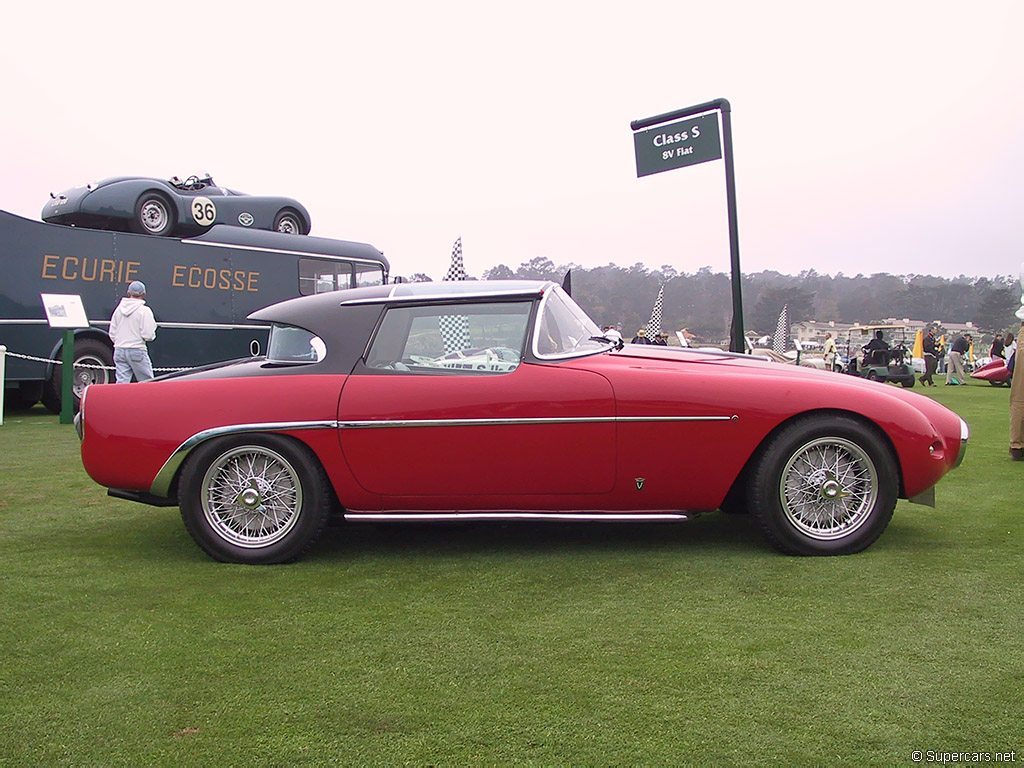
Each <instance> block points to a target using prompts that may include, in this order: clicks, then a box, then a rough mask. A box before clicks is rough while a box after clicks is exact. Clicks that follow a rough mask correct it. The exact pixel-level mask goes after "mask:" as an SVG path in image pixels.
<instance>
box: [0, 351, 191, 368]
mask: <svg viewBox="0 0 1024 768" xmlns="http://www.w3.org/2000/svg"><path fill="white" fill-rule="evenodd" d="M7 356H8V357H18V358H21V359H22V360H31V361H32V362H35V363H53V364H54V365H64V361H63V360H51V359H50V358H48V357H35V356H34V355H22V354H19V353H17V352H11V351H10V350H7ZM74 367H75V368H92V369H93V370H96V371H115V370H117V369H116V368H113V367H112V366H109V365H91V364H89V363H75V366H74ZM196 367H197V366H194V365H192V366H188V367H185V368H154V369H153V372H154V373H155V372H157V371H162V372H168V373H169V372H172V371H191V370H194V369H195V368H196Z"/></svg>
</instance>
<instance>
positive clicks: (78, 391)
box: [42, 339, 114, 413]
mask: <svg viewBox="0 0 1024 768" xmlns="http://www.w3.org/2000/svg"><path fill="white" fill-rule="evenodd" d="M73 359H74V374H73V375H74V380H73V381H72V383H71V395H72V397H73V398H74V406H73V409H74V411H75V413H77V412H78V407H79V404H80V403H81V401H82V393H83V392H85V388H86V387H87V386H90V385H92V384H109V383H110V382H111V381H113V380H114V372H113V371H112V370H106V369H108V368H113V367H114V353H113V351H112V350H111V349H110V347H108V346H107V345H106V344H104V343H103V342H102V341H98V340H97V339H76V340H75V352H74V358H73ZM85 365H90V366H104V368H103V369H99V368H84V367H81V366H85ZM63 368H64V366H63V365H55V366H53V373H52V374H51V375H50V378H49V379H47V381H46V383H45V384H44V385H43V396H42V401H43V405H45V406H46V408H47V409H48V410H49V411H50V412H51V413H60V393H61V382H62V377H63V370H62V369H63Z"/></svg>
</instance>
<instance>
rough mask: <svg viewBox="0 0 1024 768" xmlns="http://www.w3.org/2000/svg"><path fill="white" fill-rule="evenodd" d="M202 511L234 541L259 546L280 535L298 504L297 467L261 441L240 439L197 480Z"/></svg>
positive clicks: (291, 524)
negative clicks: (245, 442)
mask: <svg viewBox="0 0 1024 768" xmlns="http://www.w3.org/2000/svg"><path fill="white" fill-rule="evenodd" d="M200 487H201V493H202V508H203V515H204V516H205V518H206V522H207V523H208V524H209V526H210V529H211V530H212V531H213V532H214V533H215V534H216V535H217V536H218V537H220V538H221V539H223V540H224V541H226V542H228V543H230V544H233V545H235V546H237V547H243V548H246V549H257V548H260V547H267V546H270V545H271V544H274V543H275V542H278V541H280V540H281V539H283V538H284V537H285V536H287V535H288V533H289V532H290V531H291V530H292V528H294V527H295V525H296V523H297V522H298V520H299V517H300V511H301V509H302V484H301V482H300V481H299V476H298V473H297V472H296V470H295V467H293V466H292V464H291V463H290V462H289V461H288V460H287V459H285V458H284V457H283V456H282V455H281V454H279V453H277V452H276V451H273V450H271V449H270V448H267V447H265V446H261V445H243V446H239V447H238V448H235V449H233V450H230V451H227V452H225V453H223V454H222V455H221V456H219V457H218V458H217V460H216V461H214V462H213V463H212V464H211V465H210V467H209V469H207V470H206V474H205V475H203V479H202V483H201V486H200Z"/></svg>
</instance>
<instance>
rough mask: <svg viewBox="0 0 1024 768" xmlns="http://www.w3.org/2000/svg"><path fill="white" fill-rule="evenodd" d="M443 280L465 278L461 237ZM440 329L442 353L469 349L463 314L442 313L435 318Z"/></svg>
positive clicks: (467, 319) (467, 329)
mask: <svg viewBox="0 0 1024 768" xmlns="http://www.w3.org/2000/svg"><path fill="white" fill-rule="evenodd" d="M444 279H445V280H465V279H466V267H465V265H464V264H463V262H462V238H461V237H459V239H458V240H456V241H455V245H453V246H452V263H451V266H450V267H448V271H447V272H446V273H445V275H444ZM437 323H438V326H439V329H440V331H441V341H442V343H443V344H444V353H445V354H446V355H447V354H449V353H450V352H460V351H462V350H463V349H469V347H470V338H469V318H468V317H466V316H465V315H442V316H441V317H439V318H438V319H437Z"/></svg>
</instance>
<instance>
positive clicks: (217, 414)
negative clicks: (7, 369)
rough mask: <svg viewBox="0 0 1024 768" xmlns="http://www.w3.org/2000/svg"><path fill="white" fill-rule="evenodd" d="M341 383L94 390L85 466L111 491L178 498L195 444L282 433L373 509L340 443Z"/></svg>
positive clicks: (320, 378) (232, 381) (233, 382)
mask: <svg viewBox="0 0 1024 768" xmlns="http://www.w3.org/2000/svg"><path fill="white" fill-rule="evenodd" d="M343 381H344V377H343V376H340V375H333V374H320V375H287V376H256V377H251V378H228V379H207V380H194V379H167V380H164V381H160V380H157V381H151V382H144V383H142V384H109V385H103V386H94V387H90V388H89V390H88V393H87V397H86V405H85V407H84V409H83V411H84V417H83V418H82V430H83V440H82V463H83V465H84V466H85V470H86V472H87V473H88V474H89V476H90V477H92V478H93V479H94V480H95V481H96V482H98V483H99V484H101V485H105V486H107V487H108V488H119V489H124V490H131V491H138V492H142V493H150V494H152V495H153V496H156V497H162V498H173V497H174V496H175V493H176V483H177V479H178V476H179V473H180V471H181V467H182V466H183V465H184V463H185V462H186V461H187V460H188V457H189V456H190V455H191V453H192V451H194V450H195V448H196V447H197V446H199V445H202V444H204V443H206V442H208V441H209V440H211V439H216V438H217V437H221V436H226V435H229V434H255V433H261V432H270V433H274V434H284V435H288V436H290V437H292V438H294V439H296V440H299V441H301V442H302V443H304V444H305V445H306V446H308V447H309V449H310V450H312V451H313V453H314V454H315V455H316V457H317V459H318V460H319V461H320V463H321V465H322V466H323V467H324V469H325V470H326V472H327V474H328V476H329V477H330V478H331V479H332V481H333V483H334V487H335V492H336V494H337V496H338V498H339V499H341V500H342V502H343V503H349V504H352V503H357V505H358V506H359V507H360V508H373V506H374V505H375V504H377V505H379V500H377V499H376V497H373V498H364V496H365V494H360V496H359V498H357V499H352V498H351V495H350V492H351V491H352V490H353V489H358V486H357V485H356V483H355V481H354V479H352V478H351V473H350V472H349V471H348V468H347V465H346V464H345V462H344V459H343V458H342V456H341V451H340V449H339V446H338V438H337V435H336V431H337V426H336V419H337V409H338V399H339V393H340V390H341V386H342V383H343ZM297 392H301V396H299V395H297V394H296V393H297ZM98 425H102V427H100V426H98Z"/></svg>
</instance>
